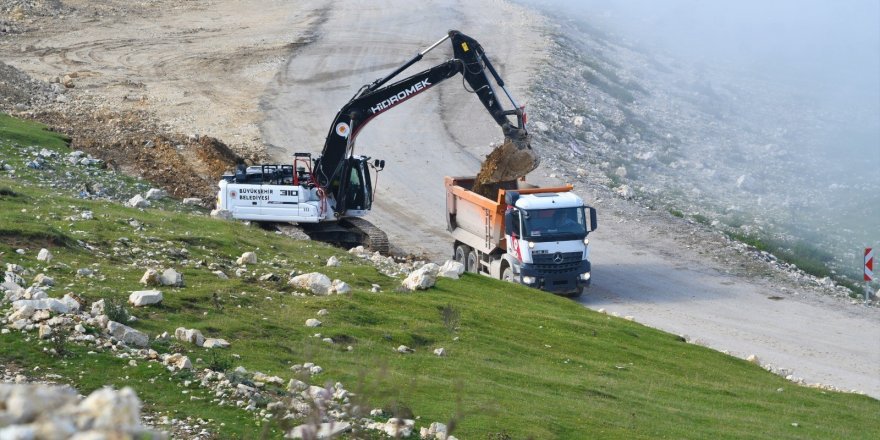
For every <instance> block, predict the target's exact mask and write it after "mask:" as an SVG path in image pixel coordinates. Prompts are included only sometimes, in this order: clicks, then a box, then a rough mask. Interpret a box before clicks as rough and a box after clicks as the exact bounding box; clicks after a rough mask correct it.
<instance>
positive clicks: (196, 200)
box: [183, 197, 202, 206]
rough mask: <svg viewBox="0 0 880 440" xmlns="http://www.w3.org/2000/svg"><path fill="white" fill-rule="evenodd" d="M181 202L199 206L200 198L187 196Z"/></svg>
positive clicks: (200, 203)
mask: <svg viewBox="0 0 880 440" xmlns="http://www.w3.org/2000/svg"><path fill="white" fill-rule="evenodd" d="M183 204H184V205H189V206H201V205H202V199H200V198H198V197H187V198H185V199H183Z"/></svg>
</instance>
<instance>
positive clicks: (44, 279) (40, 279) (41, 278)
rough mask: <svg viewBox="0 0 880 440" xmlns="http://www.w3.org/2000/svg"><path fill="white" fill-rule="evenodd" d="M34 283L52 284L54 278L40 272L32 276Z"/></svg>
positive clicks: (40, 284) (41, 284)
mask: <svg viewBox="0 0 880 440" xmlns="http://www.w3.org/2000/svg"><path fill="white" fill-rule="evenodd" d="M34 284H37V285H39V286H54V285H55V279H54V278H52V277H50V276H47V275H46V274H43V273H41V274H39V275H37V276H36V277H35V278H34Z"/></svg>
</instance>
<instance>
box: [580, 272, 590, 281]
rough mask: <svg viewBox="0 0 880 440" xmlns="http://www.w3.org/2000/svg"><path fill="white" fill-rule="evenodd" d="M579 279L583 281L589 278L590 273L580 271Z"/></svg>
mask: <svg viewBox="0 0 880 440" xmlns="http://www.w3.org/2000/svg"><path fill="white" fill-rule="evenodd" d="M581 279H582V280H584V281H587V280H589V279H590V273H589V272H584V273H582V274H581Z"/></svg>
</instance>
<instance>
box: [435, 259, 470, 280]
mask: <svg viewBox="0 0 880 440" xmlns="http://www.w3.org/2000/svg"><path fill="white" fill-rule="evenodd" d="M463 273H464V264H461V263H459V262H458V261H453V260H446V262H445V263H443V266H440V269H439V271H438V272H437V275H438V276H441V277H444V278H452V279H454V280H457V279H458V277H460V276H461V274H463Z"/></svg>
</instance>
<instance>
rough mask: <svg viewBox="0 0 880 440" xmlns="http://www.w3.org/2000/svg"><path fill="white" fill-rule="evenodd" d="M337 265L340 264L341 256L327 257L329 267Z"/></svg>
mask: <svg viewBox="0 0 880 440" xmlns="http://www.w3.org/2000/svg"><path fill="white" fill-rule="evenodd" d="M337 266H339V258H336V256H335V255H334V256H332V257H330V258H328V259H327V267H337Z"/></svg>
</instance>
